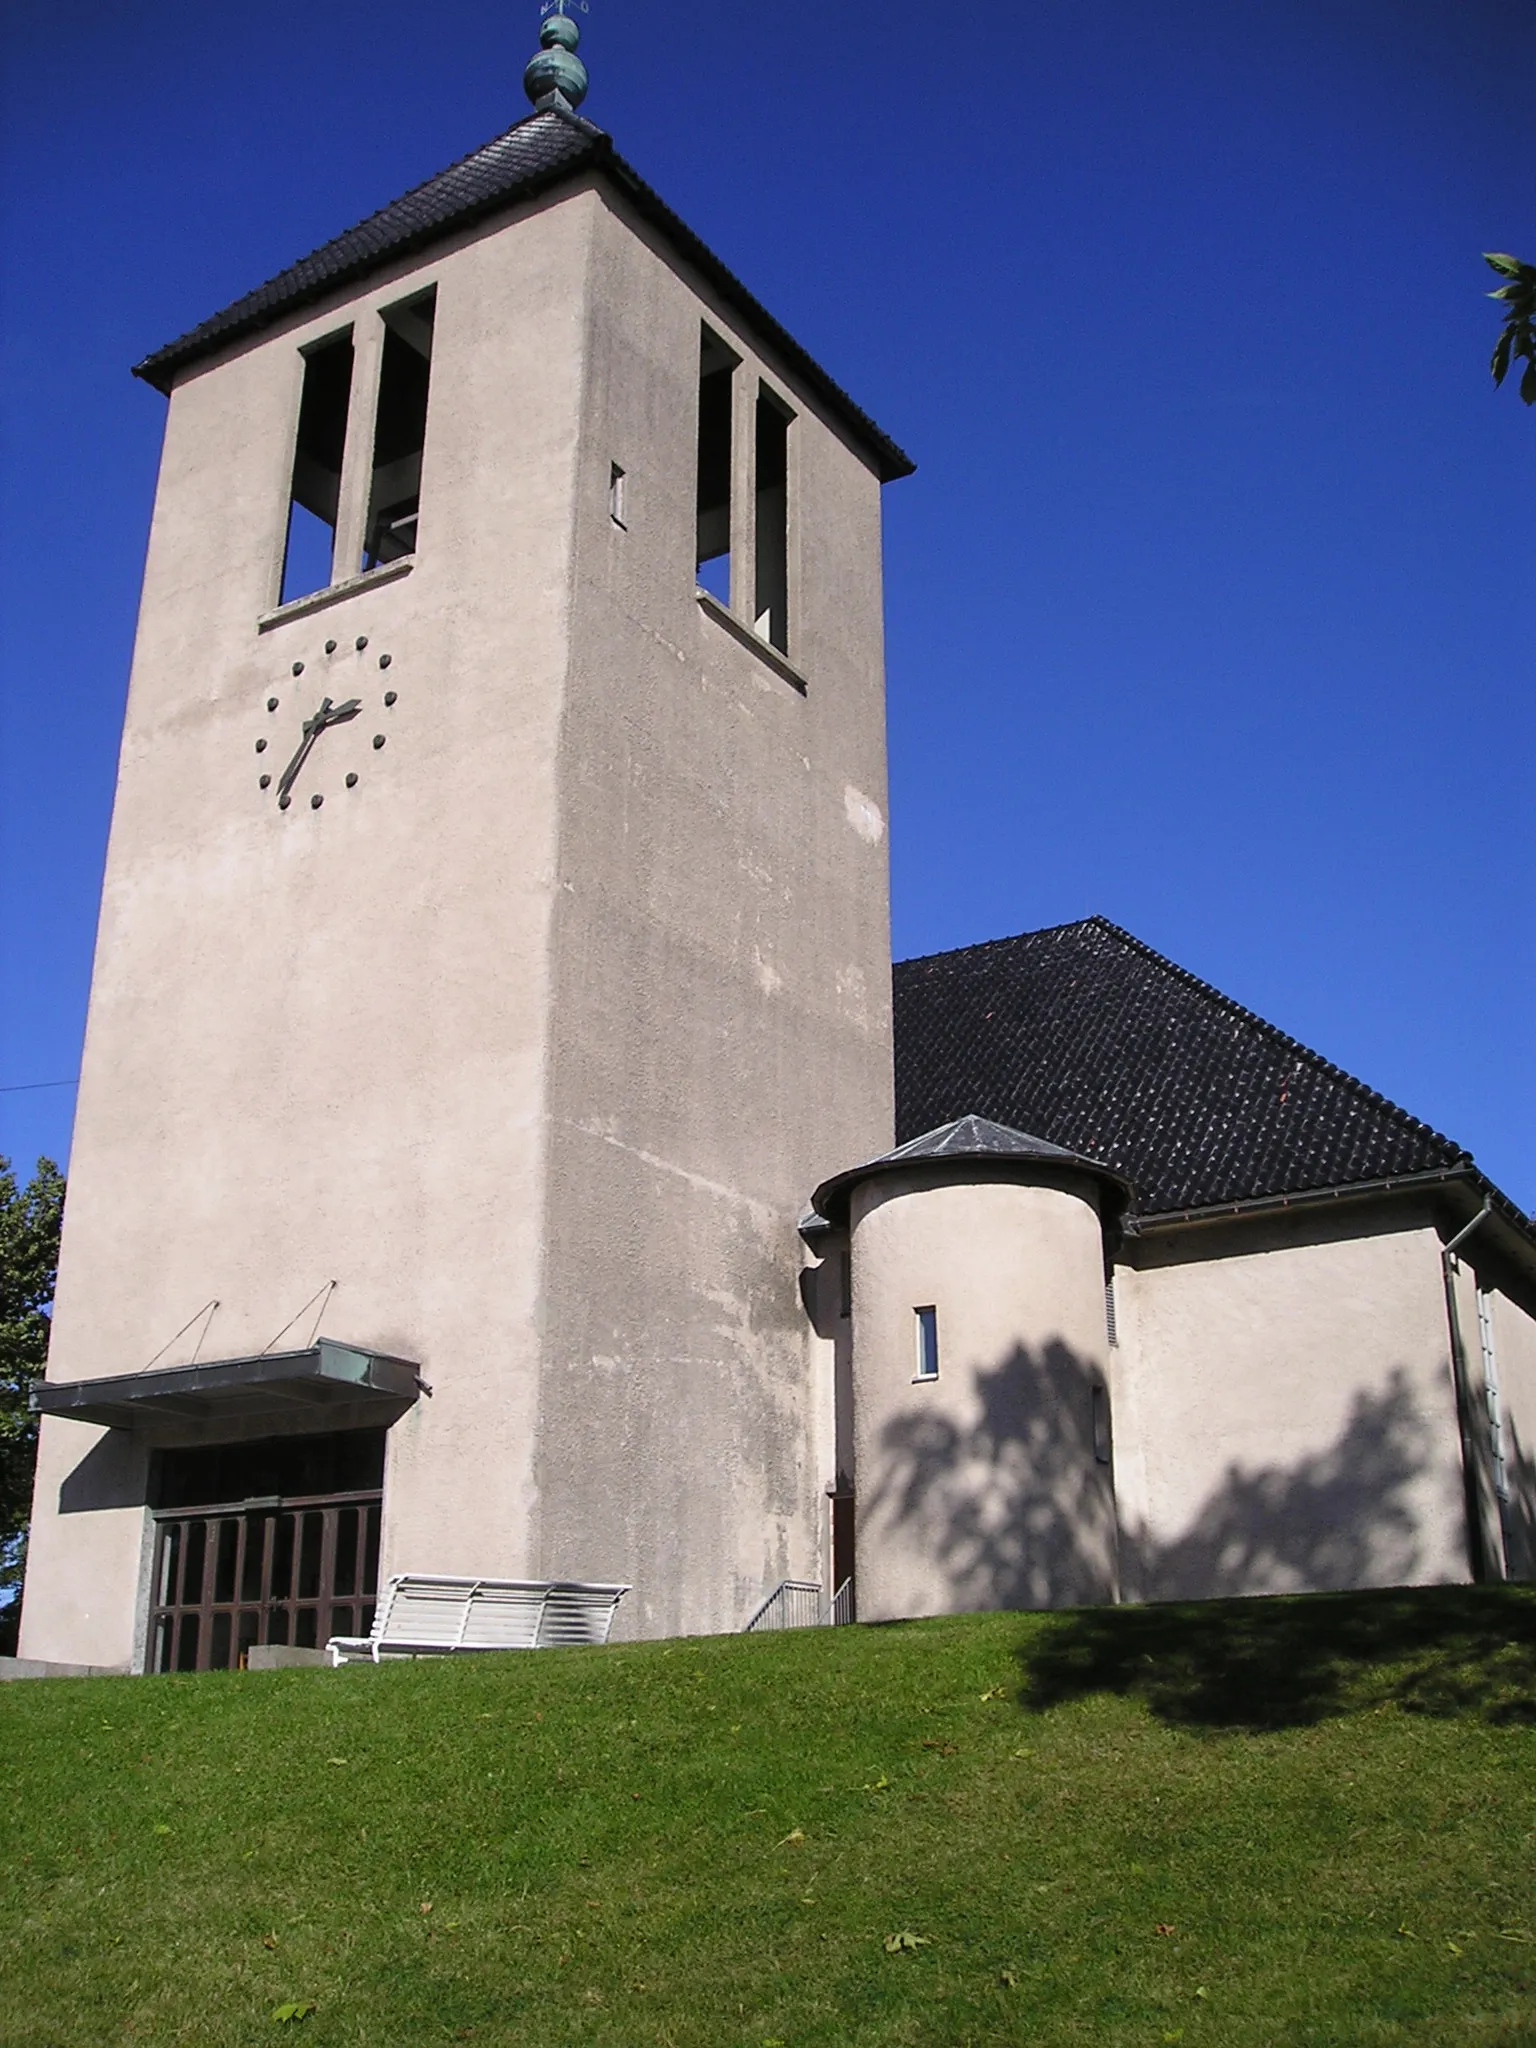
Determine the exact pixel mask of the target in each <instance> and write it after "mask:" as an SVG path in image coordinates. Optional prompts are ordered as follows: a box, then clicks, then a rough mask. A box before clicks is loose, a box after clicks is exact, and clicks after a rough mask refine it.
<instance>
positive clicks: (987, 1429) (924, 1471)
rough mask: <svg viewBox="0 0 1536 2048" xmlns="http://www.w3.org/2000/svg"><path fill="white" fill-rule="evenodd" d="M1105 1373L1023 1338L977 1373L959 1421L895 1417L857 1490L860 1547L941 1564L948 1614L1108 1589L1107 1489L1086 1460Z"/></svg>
mask: <svg viewBox="0 0 1536 2048" xmlns="http://www.w3.org/2000/svg"><path fill="white" fill-rule="evenodd" d="M1101 1382H1102V1375H1101V1374H1100V1373H1098V1372H1097V1371H1095V1370H1094V1369H1092V1368H1090V1367H1089V1366H1088V1365H1087V1364H1085V1362H1084V1361H1083V1360H1082V1359H1081V1358H1079V1357H1078V1355H1077V1353H1076V1352H1075V1351H1073V1350H1072V1349H1071V1347H1070V1346H1069V1345H1066V1344H1062V1343H1059V1342H1055V1343H1050V1344H1046V1345H1044V1346H1043V1347H1042V1348H1041V1350H1040V1351H1039V1352H1038V1353H1034V1352H1032V1351H1030V1350H1029V1349H1028V1348H1027V1347H1025V1346H1022V1345H1021V1346H1019V1347H1018V1348H1017V1349H1016V1350H1014V1351H1012V1352H1011V1353H1010V1354H1009V1356H1008V1357H1007V1358H1006V1359H1005V1360H1004V1361H1003V1362H1002V1364H1000V1365H999V1366H998V1367H997V1368H996V1369H995V1370H994V1371H992V1372H985V1373H981V1374H979V1375H978V1376H977V1381H976V1393H977V1396H978V1398H979V1401H980V1412H979V1413H978V1414H977V1415H976V1416H975V1419H974V1420H973V1421H971V1422H970V1423H969V1425H968V1426H965V1427H962V1426H961V1425H960V1424H958V1423H957V1422H956V1421H955V1420H954V1419H953V1418H952V1417H950V1416H946V1415H942V1414H934V1413H921V1414H908V1415H902V1416H899V1417H897V1418H896V1419H895V1420H894V1421H892V1422H890V1423H888V1424H887V1425H886V1427H885V1429H884V1430H883V1431H882V1432H881V1436H880V1463H879V1474H878V1477H876V1478H875V1479H874V1481H873V1483H872V1484H871V1485H870V1486H869V1488H868V1490H867V1492H863V1493H861V1496H860V1508H859V1518H860V1527H861V1538H860V1540H861V1542H862V1541H868V1542H869V1543H871V1544H879V1543H881V1542H882V1541H894V1542H895V1543H896V1544H897V1545H899V1546H901V1547H904V1548H908V1549H912V1550H914V1551H916V1552H918V1553H920V1554H921V1556H922V1557H923V1558H924V1559H925V1560H927V1561H928V1562H930V1563H937V1564H938V1565H939V1566H940V1567H941V1569H942V1570H943V1572H944V1575H945V1577H946V1578H947V1579H948V1581H949V1585H950V1588H951V1593H952V1600H953V1606H954V1607H955V1608H956V1609H957V1610H962V1611H963V1610H969V1611H972V1612H977V1611H983V1610H987V1609H992V1608H1006V1607H1053V1606H1077V1605H1079V1604H1083V1603H1086V1602H1090V1601H1095V1600H1107V1599H1111V1598H1113V1587H1114V1556H1115V1527H1114V1495H1113V1491H1112V1488H1111V1486H1110V1483H1109V1468H1108V1467H1107V1466H1106V1465H1102V1464H1100V1463H1098V1462H1097V1460H1096V1459H1095V1456H1094V1427H1093V1390H1094V1387H1095V1385H1096V1384H1100V1383H1101Z"/></svg>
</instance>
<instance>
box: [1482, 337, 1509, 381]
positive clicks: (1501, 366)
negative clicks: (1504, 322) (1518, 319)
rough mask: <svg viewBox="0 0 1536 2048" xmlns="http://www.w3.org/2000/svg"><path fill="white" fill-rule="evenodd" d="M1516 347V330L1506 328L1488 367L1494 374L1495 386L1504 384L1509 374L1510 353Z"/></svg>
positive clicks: (1495, 347)
mask: <svg viewBox="0 0 1536 2048" xmlns="http://www.w3.org/2000/svg"><path fill="white" fill-rule="evenodd" d="M1514 345H1515V330H1514V329H1513V328H1512V327H1506V328H1505V330H1504V332H1503V333H1502V334H1501V335H1500V336H1499V338H1498V340H1497V341H1496V342H1495V343H1494V346H1493V359H1492V361H1491V362H1490V363H1489V365H1488V367H1489V369H1490V370H1491V371H1492V372H1493V381H1494V383H1495V384H1502V383H1503V382H1504V379H1505V377H1506V376H1507V375H1508V374H1509V357H1510V351H1511V350H1512V349H1513V348H1514Z"/></svg>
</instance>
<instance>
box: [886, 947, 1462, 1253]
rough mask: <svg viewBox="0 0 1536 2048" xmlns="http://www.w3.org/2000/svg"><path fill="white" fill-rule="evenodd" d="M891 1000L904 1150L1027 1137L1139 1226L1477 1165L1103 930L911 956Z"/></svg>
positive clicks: (1203, 987) (1358, 1085) (1213, 993)
mask: <svg viewBox="0 0 1536 2048" xmlns="http://www.w3.org/2000/svg"><path fill="white" fill-rule="evenodd" d="M895 1005H896V1019H895V1021H896V1135H897V1138H898V1140H901V1139H906V1138H908V1137H911V1136H914V1135H916V1134H917V1133H919V1132H924V1131H928V1130H931V1129H932V1128H933V1127H934V1126H936V1125H938V1124H942V1123H944V1122H945V1121H946V1120H948V1119H951V1118H954V1117H957V1116H962V1115H967V1114H971V1113H975V1114H978V1115H981V1116H984V1117H990V1118H995V1119H996V1120H997V1121H998V1122H999V1123H1004V1124H1009V1125H1015V1126H1018V1125H1022V1126H1025V1127H1026V1128H1028V1129H1030V1130H1034V1131H1040V1132H1042V1133H1044V1134H1045V1136H1046V1137H1048V1138H1049V1139H1050V1140H1051V1142H1052V1143H1054V1144H1057V1145H1064V1146H1066V1147H1067V1148H1068V1150H1070V1151H1074V1152H1078V1153H1081V1154H1085V1155H1086V1156H1087V1157H1089V1158H1091V1159H1100V1160H1103V1161H1105V1162H1106V1164H1108V1165H1110V1166H1112V1167H1114V1168H1116V1169H1117V1170H1118V1171H1119V1172H1120V1173H1122V1174H1124V1175H1125V1176H1126V1178H1127V1179H1128V1180H1130V1181H1131V1182H1132V1183H1133V1185H1134V1186H1135V1189H1136V1194H1137V1206H1138V1208H1139V1209H1140V1210H1141V1211H1142V1213H1143V1214H1156V1213H1158V1212H1166V1211H1169V1210H1184V1209H1198V1208H1204V1207H1206V1206H1208V1205H1212V1204H1217V1203H1224V1202H1240V1201H1248V1200H1253V1199H1255V1198H1257V1197H1260V1196H1265V1195H1277V1194H1296V1193H1300V1192H1302V1191H1303V1190H1306V1189H1312V1188H1336V1187H1345V1186H1350V1185H1354V1184H1357V1183H1360V1182H1365V1181H1377V1180H1386V1179H1394V1178H1397V1177H1400V1176H1406V1175H1409V1174H1414V1173H1427V1172H1433V1171H1436V1170H1444V1169H1447V1168H1452V1167H1456V1166H1465V1165H1466V1163H1467V1154H1466V1153H1465V1152H1463V1151H1462V1150H1461V1148H1460V1147H1459V1146H1457V1145H1454V1144H1452V1143H1451V1141H1450V1139H1449V1138H1443V1137H1441V1136H1440V1134H1439V1132H1437V1131H1433V1130H1431V1129H1430V1128H1429V1126H1428V1125H1427V1124H1422V1123H1420V1122H1419V1121H1418V1119H1417V1118H1416V1117H1412V1116H1409V1115H1408V1113H1407V1112H1406V1111H1405V1110H1401V1109H1399V1108H1398V1107H1397V1106H1396V1104H1394V1103H1391V1102H1388V1101H1387V1100H1386V1098H1385V1097H1384V1096H1381V1095H1378V1094H1377V1093H1376V1092H1375V1090H1374V1089H1371V1088H1367V1087H1365V1086H1364V1084H1363V1083H1362V1082H1359V1081H1356V1080H1354V1079H1352V1078H1351V1076H1350V1075H1348V1074H1346V1073H1343V1072H1342V1071H1341V1070H1340V1069H1339V1068H1338V1067H1335V1066H1332V1065H1330V1063H1329V1062H1328V1061H1327V1060H1325V1059H1322V1058H1320V1057H1319V1056H1318V1054H1316V1053H1315V1052H1309V1051H1308V1049H1307V1048H1306V1047H1305V1046H1304V1045H1298V1044H1297V1042H1296V1040H1295V1039H1294V1038H1287V1037H1286V1035H1285V1034H1284V1032H1282V1031H1277V1030H1275V1028H1274V1026H1273V1025H1270V1024H1266V1023H1265V1022H1264V1020H1263V1019H1262V1018H1261V1017H1256V1016H1254V1014H1253V1013H1252V1011H1251V1010H1244V1009H1242V1008H1241V1007H1240V1006H1239V1005H1238V1004H1236V1003H1234V1002H1231V1001H1229V1000H1228V998H1227V997H1226V996H1224V995H1222V994H1220V993H1219V991H1217V990H1216V989H1214V988H1211V987H1210V986H1209V985H1208V984H1207V983H1205V982H1203V981H1199V980H1197V979H1196V978H1195V976H1194V975H1192V974H1187V973H1186V972H1185V971H1184V969H1183V968H1181V967H1175V966H1174V964H1173V962H1172V961H1171V960H1165V959H1164V958H1163V956H1162V955H1161V954H1160V953H1154V952H1153V951H1152V949H1151V947H1150V946H1144V945H1142V944H1141V942H1140V940H1138V939H1133V938H1132V937H1131V935H1130V933H1129V932H1123V931H1121V930H1120V929H1119V927H1118V926H1116V925H1112V924H1110V923H1108V922H1107V920H1106V919H1104V918H1102V917H1090V918H1087V919H1085V920H1084V921H1083V922H1082V923H1081V924H1067V925H1058V926H1056V927H1055V928H1054V929H1052V930H1050V931H1043V932H1025V933H1023V934H1022V935H1021V936H1020V937H1018V938H1015V939H997V940H994V941H993V942H992V943H991V944H989V945H984V946H966V947H962V948H961V949H960V950H959V951H958V952H954V953H935V954H932V955H930V956H929V957H928V958H927V959H923V960H905V961H902V962H901V963H900V964H899V965H898V966H897V968H896V970H895Z"/></svg>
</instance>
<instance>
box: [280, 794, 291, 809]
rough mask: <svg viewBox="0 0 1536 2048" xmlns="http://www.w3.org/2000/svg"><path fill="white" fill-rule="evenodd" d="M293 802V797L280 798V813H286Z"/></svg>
mask: <svg viewBox="0 0 1536 2048" xmlns="http://www.w3.org/2000/svg"><path fill="white" fill-rule="evenodd" d="M292 802H293V798H292V797H291V796H280V797H279V798H278V800H277V808H278V809H279V810H280V811H286V810H287V808H288V806H289V805H290V804H291V803H292Z"/></svg>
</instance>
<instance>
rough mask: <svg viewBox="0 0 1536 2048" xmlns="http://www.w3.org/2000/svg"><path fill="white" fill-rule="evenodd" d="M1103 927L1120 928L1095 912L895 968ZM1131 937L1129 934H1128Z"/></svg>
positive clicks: (900, 962)
mask: <svg viewBox="0 0 1536 2048" xmlns="http://www.w3.org/2000/svg"><path fill="white" fill-rule="evenodd" d="M1090 924H1098V925H1103V926H1104V928H1105V930H1106V931H1112V932H1117V931H1119V929H1120V927H1119V926H1118V925H1115V924H1111V923H1110V921H1109V919H1108V918H1107V917H1101V916H1100V915H1099V913H1098V912H1097V911H1093V912H1092V913H1091V914H1090V915H1089V916H1087V917H1070V918H1068V919H1066V921H1065V922H1064V923H1062V924H1043V925H1041V926H1040V928H1039V930H1038V931H1029V932H1008V933H1006V934H1005V935H1004V936H1003V937H1002V938H1000V939H975V940H973V941H972V942H971V944H970V945H968V946H941V947H940V949H939V950H938V952H936V953H914V954H912V956H911V957H910V959H906V960H895V961H893V962H892V963H891V964H892V966H893V967H926V966H927V964H928V962H929V961H930V960H948V959H952V958H953V957H954V956H955V955H956V954H957V953H985V952H988V951H990V950H991V948H992V947H994V946H1014V945H1017V944H1018V942H1019V940H1020V939H1048V938H1051V937H1053V936H1054V935H1055V934H1056V933H1057V932H1075V931H1081V930H1082V929H1083V927H1084V926H1085V925H1090ZM1126 936H1127V937H1129V933H1127V934H1126Z"/></svg>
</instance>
